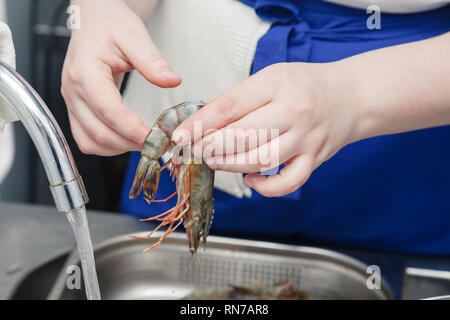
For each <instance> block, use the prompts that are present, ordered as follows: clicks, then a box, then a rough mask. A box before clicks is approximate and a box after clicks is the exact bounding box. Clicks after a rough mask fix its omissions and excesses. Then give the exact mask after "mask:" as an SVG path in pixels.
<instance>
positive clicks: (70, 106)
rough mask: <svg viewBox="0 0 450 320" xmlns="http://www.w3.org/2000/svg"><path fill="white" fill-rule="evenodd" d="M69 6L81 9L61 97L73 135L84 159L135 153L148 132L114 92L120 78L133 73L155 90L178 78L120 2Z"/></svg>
mask: <svg viewBox="0 0 450 320" xmlns="http://www.w3.org/2000/svg"><path fill="white" fill-rule="evenodd" d="M150 2H152V1H149V3H150ZM72 3H73V4H75V5H78V6H79V7H80V9H81V28H80V29H79V30H73V34H72V38H71V40H70V44H69V48H68V51H67V55H66V60H65V62H64V68H63V73H62V86H61V93H62V95H63V97H64V99H65V101H66V105H67V110H68V113H69V119H70V124H71V129H72V133H73V136H74V138H75V140H76V142H77V144H78V146H79V148H80V150H81V151H82V152H84V153H87V154H98V155H104V156H112V155H117V154H120V153H123V152H126V151H130V150H140V148H141V146H142V144H143V142H144V140H145V137H146V136H147V134H148V132H149V130H150V129H149V128H148V127H147V126H146V125H145V124H144V123H143V121H142V120H141V119H140V118H139V117H138V116H137V115H136V114H135V113H134V112H132V111H131V110H130V109H128V108H127V107H126V106H125V104H124V103H123V100H122V97H121V96H120V92H119V87H120V85H121V82H122V80H123V75H124V73H125V72H128V71H131V70H133V69H136V70H138V71H139V72H140V73H141V74H142V75H143V76H144V77H145V78H146V79H147V80H148V81H149V82H151V83H153V84H155V85H157V86H160V87H175V86H177V85H179V84H180V82H181V79H180V78H179V77H178V76H177V75H176V74H175V72H174V71H173V70H172V69H171V68H170V66H169V64H168V63H167V61H166V60H165V59H164V57H163V56H162V55H161V53H160V52H159V51H158V49H157V48H156V46H155V45H154V44H153V42H152V40H151V39H150V36H149V35H148V32H147V29H146V27H145V25H144V23H143V21H142V20H141V19H140V17H139V16H138V15H137V14H136V13H135V12H134V11H133V10H131V9H130V7H129V6H128V5H127V3H126V2H125V1H123V0H113V1H111V0H96V1H91V0H78V1H72Z"/></svg>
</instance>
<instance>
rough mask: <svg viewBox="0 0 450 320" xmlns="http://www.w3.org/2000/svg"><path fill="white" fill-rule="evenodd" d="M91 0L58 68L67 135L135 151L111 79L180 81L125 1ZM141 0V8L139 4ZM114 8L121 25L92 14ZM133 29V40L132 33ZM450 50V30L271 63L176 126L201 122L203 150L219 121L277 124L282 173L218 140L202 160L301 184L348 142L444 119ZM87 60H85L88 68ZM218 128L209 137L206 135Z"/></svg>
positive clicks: (128, 116) (253, 177)
mask: <svg viewBox="0 0 450 320" xmlns="http://www.w3.org/2000/svg"><path fill="white" fill-rule="evenodd" d="M87 1H89V0H87ZM87 1H86V0H84V1H82V0H79V1H73V2H74V3H78V4H79V5H80V6H81V7H82V10H83V9H85V10H84V11H83V12H85V14H84V15H85V18H84V19H85V20H87V21H84V20H83V22H84V23H85V25H84V26H83V28H86V29H90V30H89V32H87V31H84V32H85V33H83V31H82V30H83V28H82V29H81V30H79V31H76V32H75V34H74V36H73V38H72V40H71V44H70V47H69V51H68V55H67V58H66V63H65V67H64V72H63V87H62V91H63V94H64V97H65V99H66V102H67V105H68V110H69V118H70V120H71V127H72V132H73V134H74V137H75V139H76V140H77V142H78V145H79V146H80V149H81V150H82V151H84V152H87V153H95V154H100V155H114V154H119V153H123V152H126V151H130V150H139V149H140V145H141V144H142V142H143V141H144V139H145V137H146V135H147V134H148V131H149V128H148V127H147V126H145V124H143V122H142V121H141V120H140V119H139V117H138V116H137V115H135V114H134V113H133V112H132V111H131V110H129V109H127V108H126V106H125V105H124V104H123V101H122V100H121V98H120V94H119V91H118V89H117V85H118V84H119V83H120V81H121V77H122V74H123V72H125V71H129V70H132V69H137V70H138V71H139V72H141V74H143V75H144V77H145V78H146V79H147V80H148V81H150V82H151V83H153V84H155V85H158V86H161V87H173V86H177V85H178V84H179V83H180V81H181V79H180V78H179V77H178V76H176V74H174V73H173V72H172V71H169V72H165V73H162V72H160V69H159V68H163V69H165V68H166V67H168V64H167V62H166V61H165V60H164V58H163V57H162V56H161V54H160V53H159V51H158V50H157V49H156V47H155V46H154V45H153V43H152V42H151V39H150V38H149V36H148V33H147V32H146V30H145V28H144V26H143V24H142V20H139V17H138V16H137V15H136V14H134V13H133V11H132V10H129V12H125V14H124V11H125V8H124V7H126V4H125V2H123V1H121V0H113V1H111V0H106V1H108V3H109V6H108V10H107V11H108V12H107V13H105V12H104V11H103V13H99V10H98V8H99V7H96V6H98V3H99V2H101V1H105V0H98V1H96V2H94V1H91V3H96V4H95V5H94V4H91V5H88V4H87ZM130 3H131V2H130ZM132 3H133V6H132V7H133V8H135V9H136V8H137V9H136V10H139V12H147V15H149V14H150V13H151V9H152V8H153V7H154V2H152V5H153V7H152V6H151V5H148V3H150V2H149V1H144V2H141V1H139V0H135V1H132ZM143 3H146V6H145V8H143V7H139V5H142V4H143ZM103 9H104V7H103ZM90 12H91V13H92V12H94V13H95V14H94V13H92V16H91V17H88V18H89V19H92V22H91V23H92V25H91V27H90V26H89V23H90V22H89V19H88V18H86V16H87V15H89V14H91V13H90ZM119 13H120V17H121V18H120V19H121V20H122V21H121V22H120V23H119V20H120V19H117V20H115V21H114V22H113V23H109V22H108V21H101V22H99V21H98V19H99V18H104V19H102V20H108V18H107V17H109V19H111V16H112V15H113V14H119ZM124 16H125V17H124ZM94 18H95V19H94ZM140 18H141V19H146V18H147V16H145V15H141V16H140ZM94 20H96V21H95V26H94ZM123 24H128V26H127V28H128V29H127V30H128V31H127V32H122V31H120V32H119V30H118V29H120V28H123V27H124V26H123ZM111 28H112V29H113V30H111ZM130 28H131V29H132V30H131V29H130ZM131 31H134V33H135V35H133V37H134V41H130V40H129V38H130V34H131V33H133V32H131ZM77 33H78V34H77ZM121 37H126V38H128V39H122V38H121ZM136 39H138V40H136ZM94 44H95V46H94ZM136 46H138V47H139V50H135V48H134V47H136ZM144 48H145V49H146V50H145V51H143V49H144ZM142 52H148V54H147V55H142ZM449 54H450V32H449V33H446V34H444V35H441V36H438V37H434V38H431V39H427V40H424V41H418V42H414V43H409V44H404V45H399V46H394V47H389V48H383V49H379V50H376V51H371V52H367V53H363V54H360V55H357V56H353V57H350V58H347V59H344V60H341V61H337V62H332V63H323V64H310V63H283V64H275V65H272V66H269V67H267V68H265V69H263V70H261V71H260V72H258V73H256V74H255V75H253V76H251V77H249V78H248V79H247V80H245V81H243V82H241V83H239V84H237V85H236V86H235V87H233V88H231V89H230V90H228V91H227V92H225V93H223V94H222V95H220V96H219V97H217V98H216V99H214V100H212V101H211V102H210V103H208V104H207V105H206V106H205V107H204V108H203V109H202V110H200V111H199V112H197V113H196V114H194V115H193V116H192V117H190V118H189V119H188V120H186V121H185V122H184V123H183V124H182V125H181V126H180V128H178V130H181V131H178V130H177V131H178V132H186V130H187V131H188V132H190V133H191V136H192V137H193V136H194V123H195V122H196V121H201V122H202V129H203V133H204V134H203V139H202V148H203V149H205V148H211V147H212V146H211V145H210V143H211V141H214V140H215V139H214V136H213V135H217V134H220V132H221V130H223V129H224V128H239V129H244V130H245V129H249V128H256V129H258V128H266V129H279V130H280V136H279V137H277V138H275V139H278V143H279V162H280V164H281V163H285V164H286V166H285V167H284V168H283V169H282V170H281V171H280V172H279V174H276V175H271V176H262V175H259V174H258V172H259V171H260V168H261V167H264V166H265V165H266V164H265V163H256V164H249V163H244V164H241V163H240V162H237V161H233V160H237V159H239V158H242V157H247V158H248V156H249V155H250V154H251V153H255V152H258V150H259V148H261V147H264V146H255V147H254V148H252V149H250V150H244V151H242V150H241V152H239V153H237V154H236V153H234V151H233V150H225V149H221V148H220V147H219V148H218V147H216V148H214V150H215V153H214V156H213V157H208V158H207V159H206V161H207V162H208V164H209V165H210V166H211V167H212V168H213V169H215V170H225V171H231V172H242V173H249V174H247V175H246V177H245V180H244V181H245V183H246V184H247V185H249V186H250V187H252V188H253V189H255V190H256V191H258V192H259V193H261V194H262V195H264V196H267V197H279V196H283V195H286V194H289V193H291V192H293V191H295V190H296V189H298V188H299V187H301V186H302V185H303V184H304V183H305V182H306V181H307V179H308V178H309V176H310V175H311V173H312V171H313V170H314V169H316V168H317V167H319V166H320V165H321V164H322V163H323V162H324V161H326V160H328V159H329V158H331V157H332V156H333V155H334V154H335V153H336V152H337V151H339V150H340V149H341V148H342V147H344V146H346V145H347V144H349V143H352V142H355V141H358V140H362V139H366V138H369V137H374V136H379V135H385V134H392V133H400V132H406V131H412V130H418V129H422V128H429V127H435V126H442V125H447V124H450V60H449V59H448V57H449ZM99 61H100V62H99ZM86 66H90V67H89V68H88V70H86ZM79 68H81V69H79ZM77 70H78V74H77ZM81 70H82V72H81ZM166 70H167V69H166ZM168 70H170V69H168ZM69 71H73V73H74V75H71V72H69ZM93 79H95V81H94V80H93ZM214 130H216V131H215V133H213V135H211V134H206V133H208V132H211V131H214ZM217 130H218V131H217ZM183 136H184V135H181V134H177V132H175V133H174V136H173V139H174V141H175V142H177V143H185V142H187V141H182V140H183V139H182V137H183ZM208 141H209V142H208ZM191 142H193V141H191ZM199 142H200V141H195V143H196V144H198V143H199ZM195 149H196V148H194V150H195ZM218 160H219V161H218ZM220 160H221V161H220ZM226 160H231V161H226ZM226 163H234V164H226ZM236 163H239V164H236ZM424 170H426V168H424Z"/></svg>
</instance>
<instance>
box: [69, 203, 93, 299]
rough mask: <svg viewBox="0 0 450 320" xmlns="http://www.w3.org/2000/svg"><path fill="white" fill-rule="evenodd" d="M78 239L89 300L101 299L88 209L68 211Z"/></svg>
mask: <svg viewBox="0 0 450 320" xmlns="http://www.w3.org/2000/svg"><path fill="white" fill-rule="evenodd" d="M66 216H67V219H68V220H69V223H70V225H71V226H72V229H73V233H74V234H75V238H76V240H77V246H78V255H79V256H80V261H81V269H82V270H83V278H84V286H85V288H86V297H87V299H88V300H100V299H101V297H100V289H99V286H98V279H97V271H96V270H95V260H94V251H93V249H92V242H91V236H90V234H89V226H88V220H87V216H86V209H85V207H82V208H80V209H73V210H72V211H69V212H67V213H66Z"/></svg>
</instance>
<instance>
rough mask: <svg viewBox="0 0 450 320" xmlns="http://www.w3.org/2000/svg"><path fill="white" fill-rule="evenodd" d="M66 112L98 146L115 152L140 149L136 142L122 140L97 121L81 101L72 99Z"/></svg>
mask: <svg viewBox="0 0 450 320" xmlns="http://www.w3.org/2000/svg"><path fill="white" fill-rule="evenodd" d="M68 110H69V114H70V115H71V116H73V117H75V118H76V119H77V122H78V123H79V124H80V126H81V127H82V128H83V130H84V131H85V132H86V134H87V135H88V136H89V137H90V138H91V140H93V141H95V142H96V143H97V144H98V145H101V146H104V147H106V148H111V149H115V150H123V151H124V152H125V151H134V150H139V149H140V145H138V144H137V143H136V142H134V141H131V140H128V139H126V138H124V137H123V136H121V135H120V134H118V133H117V132H116V131H114V130H113V129H111V128H110V127H109V126H108V125H106V124H105V123H104V122H102V121H101V120H99V119H98V118H97V116H96V115H95V114H94V113H93V112H92V111H91V110H90V109H89V108H88V106H87V105H86V103H85V102H84V101H83V99H79V98H72V99H71V100H70V106H69V107H68Z"/></svg>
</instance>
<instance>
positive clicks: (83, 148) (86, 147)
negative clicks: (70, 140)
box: [78, 143, 94, 154]
mask: <svg viewBox="0 0 450 320" xmlns="http://www.w3.org/2000/svg"><path fill="white" fill-rule="evenodd" d="M78 149H80V151H81V152H82V153H84V154H94V150H93V148H92V147H90V146H89V145H87V144H84V143H78Z"/></svg>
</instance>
